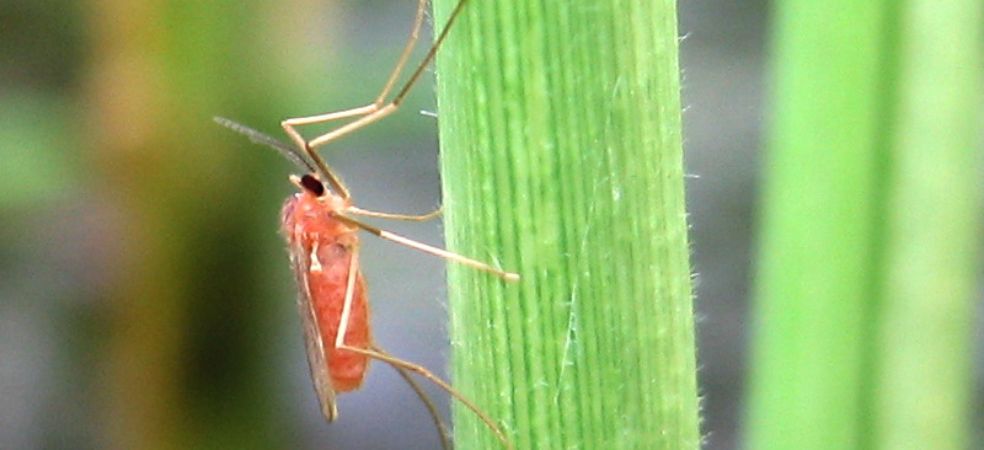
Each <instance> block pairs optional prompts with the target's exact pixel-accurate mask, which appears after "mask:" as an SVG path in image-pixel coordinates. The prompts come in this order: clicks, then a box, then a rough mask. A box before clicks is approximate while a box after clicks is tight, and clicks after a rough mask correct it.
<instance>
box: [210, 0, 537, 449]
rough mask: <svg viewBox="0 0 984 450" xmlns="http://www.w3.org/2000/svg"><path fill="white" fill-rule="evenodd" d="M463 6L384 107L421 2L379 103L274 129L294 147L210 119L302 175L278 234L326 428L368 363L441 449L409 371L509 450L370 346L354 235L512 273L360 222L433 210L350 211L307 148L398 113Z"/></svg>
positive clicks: (412, 367)
mask: <svg viewBox="0 0 984 450" xmlns="http://www.w3.org/2000/svg"><path fill="white" fill-rule="evenodd" d="M466 2H467V0H460V1H459V2H458V4H457V5H456V6H455V8H454V9H453V10H452V11H451V14H450V15H449V18H448V21H447V23H446V24H445V25H444V28H443V29H442V30H441V32H440V33H439V34H438V36H437V38H436V40H435V42H434V44H433V45H431V47H430V50H429V51H428V52H427V56H425V57H424V60H423V61H422V62H421V63H420V64H419V65H418V66H417V68H416V69H415V70H414V71H413V72H412V73H411V75H410V77H409V79H408V80H407V81H406V82H405V84H404V85H403V87H402V88H400V89H399V90H398V91H397V94H396V95H395V96H394V97H393V98H392V99H391V100H390V101H389V102H386V101H385V99H386V98H387V96H388V95H389V93H390V91H391V90H392V88H393V87H394V85H395V82H396V80H397V78H398V76H399V74H400V72H401V71H402V69H403V67H404V65H405V64H406V62H407V59H408V57H409V55H410V53H411V51H412V49H413V44H414V43H415V42H416V39H417V36H418V34H419V32H420V28H421V26H422V24H423V19H424V12H425V10H426V5H427V0H418V4H417V13H416V18H415V20H414V25H413V30H412V31H411V34H410V38H409V39H408V40H407V44H406V46H405V47H404V50H403V53H402V54H401V55H400V58H399V60H398V61H397V64H396V67H395V68H394V69H393V72H392V73H391V74H390V76H389V79H388V80H387V82H386V84H385V85H384V87H383V89H382V91H381V92H380V94H379V96H378V97H377V98H376V99H375V100H374V101H373V102H372V103H370V104H368V105H366V106H362V107H358V108H352V109H347V110H342V111H336V112H331V113H326V114H319V115H315V116H309V117H299V118H293V119H286V120H284V121H283V122H281V126H282V127H283V129H284V131H285V132H286V133H287V135H288V136H289V137H290V138H291V140H292V141H293V142H294V144H295V145H296V147H291V146H288V145H286V144H283V143H281V142H280V141H278V140H276V139H274V138H272V137H270V136H267V135H265V134H263V133H260V132H259V131H256V130H253V129H251V128H249V127H246V126H244V125H240V124H238V123H236V122H233V121H231V120H228V119H223V118H216V121H217V122H218V123H219V124H221V125H224V126H226V127H229V128H231V129H233V130H234V131H237V132H239V133H242V134H244V135H246V136H247V137H249V138H250V139H251V140H252V141H253V142H256V143H260V144H264V145H268V146H270V147H272V148H274V149H275V150H277V151H279V152H280V153H281V154H282V155H284V156H285V157H287V158H288V159H289V160H291V161H292V162H294V163H295V164H297V165H298V166H299V167H301V168H302V169H304V170H305V174H304V175H303V176H300V177H298V176H292V177H291V181H292V182H293V183H294V185H296V186H297V187H298V188H299V190H300V192H298V193H296V194H294V195H293V196H291V197H290V198H288V199H287V201H286V202H285V204H284V207H283V211H282V231H283V233H284V235H285V237H286V238H287V243H288V246H289V251H290V257H291V262H292V265H293V268H294V272H295V275H296V277H297V285H298V291H299V296H298V298H299V300H298V307H299V310H300V315H301V319H302V322H303V324H304V336H305V345H306V348H307V355H308V362H309V363H310V369H311V378H312V380H313V381H314V387H315V391H316V392H317V394H318V399H319V401H320V403H321V410H322V413H323V414H324V416H325V418H326V419H327V420H328V421H332V420H335V419H336V418H337V417H338V407H337V405H336V402H335V397H336V395H337V394H339V393H343V392H348V391H352V390H355V389H358V388H359V387H360V386H361V385H362V380H363V378H364V377H365V375H366V370H367V368H368V366H369V360H370V359H375V360H378V361H382V362H385V363H387V364H389V365H390V366H392V367H393V368H394V369H396V370H397V372H398V373H399V374H400V376H401V377H402V378H403V379H404V380H406V381H407V383H408V384H409V385H410V387H411V388H412V389H413V390H414V392H416V393H417V395H418V396H419V397H420V398H421V400H422V401H423V402H424V404H425V406H426V407H427V408H428V411H429V412H430V414H431V417H432V418H433V420H434V422H435V424H436V425H437V428H438V430H439V432H440V433H441V438H442V445H443V446H444V448H445V449H447V448H449V447H450V444H449V443H448V440H447V437H446V434H447V433H446V428H445V427H444V424H443V423H442V422H441V420H440V417H439V415H438V413H437V410H436V408H435V407H434V405H433V403H432V402H431V401H430V400H429V398H428V397H427V395H426V394H425V393H424V391H423V390H422V389H421V388H420V386H419V385H417V383H416V382H415V381H414V380H413V378H411V376H410V373H411V372H413V373H416V374H417V375H419V376H422V377H424V378H426V379H427V380H429V381H431V382H432V383H434V384H437V385H438V386H439V387H441V388H442V389H444V390H445V391H447V392H448V393H449V394H450V395H451V396H453V397H454V398H455V399H457V400H458V401H460V402H461V403H462V404H464V405H465V406H466V407H468V408H469V409H470V410H471V411H473V412H474V413H475V414H476V415H477V416H478V417H479V418H480V419H481V420H482V421H483V422H484V423H485V424H486V425H487V426H488V427H489V429H490V430H492V432H493V433H495V435H496V437H497V438H498V439H499V440H500V441H501V442H502V443H503V445H504V446H505V447H507V448H510V449H511V448H512V444H511V443H510V442H509V440H508V439H507V438H506V436H505V434H503V433H502V431H501V430H500V429H499V427H498V426H497V425H496V423H495V421H493V420H492V419H491V418H490V417H489V416H488V415H486V414H485V413H484V412H483V411H482V410H481V409H480V408H479V407H478V406H477V405H475V404H474V403H472V402H471V401H470V400H468V399H467V398H465V397H464V396H463V395H461V393H459V392H458V391H457V390H455V389H454V388H452V387H451V386H450V385H449V384H448V383H446V382H445V381H444V380H442V379H440V378H439V377H437V376H436V375H434V374H433V373H431V372H430V371H429V370H427V369H426V368H424V367H422V366H420V365H417V364H414V363H411V362H408V361H405V360H402V359H399V358H396V357H394V356H392V355H390V354H389V353H387V352H385V351H384V350H382V349H381V348H379V347H378V346H376V345H375V343H374V342H373V340H372V336H371V335H370V332H369V308H368V301H367V298H366V282H365V280H364V279H363V277H362V273H361V272H360V270H359V238H358V232H359V231H366V232H369V233H371V234H373V235H376V236H377V237H380V238H382V239H386V240H390V241H393V242H396V243H398V244H402V245H405V246H408V247H411V248H414V249H416V250H420V251H422V252H425V253H429V254H431V255H434V256H439V257H442V258H445V259H447V260H449V261H452V262H456V263H459V264H464V265H467V266H470V267H473V268H476V269H478V270H482V271H485V272H488V273H490V274H493V275H495V276H497V277H500V278H502V279H503V280H506V281H518V280H519V275H517V274H515V273H510V272H506V271H503V270H500V269H497V268H495V267H492V266H490V265H488V264H486V263H483V262H481V261H477V260H474V259H471V258H467V257H465V256H462V255H458V254H455V253H452V252H449V251H447V250H444V249H440V248H437V247H433V246H430V245H426V244H423V243H420V242H417V241H414V240H411V239H408V238H406V237H403V236H400V235H397V234H394V233H391V232H389V231H385V230H383V229H380V228H377V227H374V226H372V225H369V224H367V223H364V222H361V221H359V220H358V219H356V218H355V216H365V217H376V218H383V219H395V220H410V221H423V220H428V219H432V218H434V217H437V216H438V215H439V214H440V210H437V211H434V212H432V213H430V214H424V215H417V216H415V215H405V214H392V213H382V212H374V211H367V210H364V209H361V208H358V207H356V206H354V205H353V203H352V199H351V194H350V193H349V190H348V188H347V187H346V186H345V185H344V183H342V181H341V179H340V178H339V177H338V176H336V175H335V174H334V172H333V171H332V170H331V168H330V167H329V166H328V164H327V163H325V161H324V160H323V159H322V158H321V156H320V155H319V154H318V153H317V152H316V151H315V150H314V149H315V148H317V147H320V146H323V145H325V144H328V143H329V142H333V141H335V140H337V139H338V138H340V137H342V136H344V135H346V134H348V133H351V132H353V131H355V130H357V129H359V128H362V127H364V126H366V125H369V124H371V123H373V122H376V121H378V120H380V119H382V118H383V117H386V116H388V115H389V114H391V113H393V112H394V111H396V109H397V108H398V107H399V105H400V103H401V102H402V100H403V99H404V97H405V96H406V94H407V93H408V92H409V90H410V88H411V87H412V86H413V85H414V83H415V82H416V81H417V80H418V79H419V77H420V75H421V74H422V73H423V71H424V68H425V67H426V66H427V64H428V63H429V62H430V61H431V60H432V59H433V58H434V55H435V54H436V52H437V48H438V47H439V46H440V44H441V42H443V41H444V39H445V38H446V37H447V35H448V32H449V30H450V29H451V26H452V24H453V23H454V21H455V19H456V18H457V17H458V16H459V14H460V13H461V11H462V8H463V7H464V5H465V3H466ZM347 118H356V119H355V120H353V121H352V122H350V123H348V124H345V125H343V126H341V127H339V128H337V129H335V130H333V131H330V132H328V133H325V134H323V135H321V136H318V137H316V138H314V139H312V140H310V141H307V140H305V139H304V137H303V136H301V134H300V133H299V132H298V131H297V130H296V127H298V126H303V125H309V124H314V123H323V122H329V121H334V120H340V119H347Z"/></svg>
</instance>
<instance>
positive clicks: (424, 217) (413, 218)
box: [345, 206, 444, 222]
mask: <svg viewBox="0 0 984 450" xmlns="http://www.w3.org/2000/svg"><path fill="white" fill-rule="evenodd" d="M345 212H347V213H350V214H355V215H358V216H366V217H378V218H380V219H392V220H406V221H408V222H426V221H428V220H432V219H436V218H437V217H439V216H440V215H441V213H442V212H444V207H443V206H439V207H438V208H437V209H435V210H433V211H431V212H429V213H427V214H420V215H413V214H394V213H386V212H379V211H369V210H366V209H362V208H357V207H355V206H350V207H348V209H346V210H345Z"/></svg>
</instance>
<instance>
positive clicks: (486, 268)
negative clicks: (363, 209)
mask: <svg viewBox="0 0 984 450" xmlns="http://www.w3.org/2000/svg"><path fill="white" fill-rule="evenodd" d="M332 216H333V217H335V218H337V219H338V220H341V221H342V222H345V223H348V224H350V225H353V226H356V227H359V228H362V229H363V230H366V231H368V232H370V233H372V234H374V235H376V236H378V237H380V238H383V239H386V240H388V241H393V242H396V243H398V244H403V245H405V246H407V247H410V248H413V249H416V250H420V251H422V252H424V253H429V254H431V255H434V256H439V257H441V258H444V259H447V260H448V261H452V262H456V263H458V264H463V265H466V266H468V267H473V268H475V269H478V270H481V271H483V272H488V273H490V274H492V275H495V276H497V277H499V278H502V279H503V280H505V281H519V274H516V273H513V272H506V271H504V270H502V269H498V268H495V267H492V266H490V265H488V264H486V263H483V262H481V261H477V260H474V259H471V258H468V257H466V256H462V255H459V254H457V253H452V252H449V251H447V250H444V249H442V248H437V247H434V246H430V245H427V244H424V243H422V242H417V241H415V240H413V239H409V238H406V237H403V236H400V235H398V234H396V233H391V232H389V231H386V230H382V229H379V228H376V227H374V226H372V225H369V224H367V223H363V222H360V221H358V220H355V219H353V218H351V217H347V216H344V215H342V214H339V213H333V214H332Z"/></svg>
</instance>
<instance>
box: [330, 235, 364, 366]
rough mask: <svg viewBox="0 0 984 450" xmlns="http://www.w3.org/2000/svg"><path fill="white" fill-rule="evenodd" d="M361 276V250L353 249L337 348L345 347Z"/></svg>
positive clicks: (340, 318) (336, 343)
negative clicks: (356, 285) (358, 281)
mask: <svg viewBox="0 0 984 450" xmlns="http://www.w3.org/2000/svg"><path fill="white" fill-rule="evenodd" d="M358 274H359V249H358V247H356V248H353V249H352V257H351V258H349V272H348V279H347V280H346V282H345V303H343V304H342V315H341V317H339V319H338V335H336V336H335V348H341V347H342V346H344V345H345V333H347V332H348V323H349V316H351V315H352V298H353V297H355V278H356V277H357V276H358Z"/></svg>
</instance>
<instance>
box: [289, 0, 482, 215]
mask: <svg viewBox="0 0 984 450" xmlns="http://www.w3.org/2000/svg"><path fill="white" fill-rule="evenodd" d="M467 1H468V0H460V1H459V2H458V4H457V5H455V7H454V10H452V11H451V15H450V16H449V17H448V21H447V23H446V24H445V25H444V28H443V29H441V33H440V34H439V35H438V36H437V39H436V40H435V41H434V44H433V45H431V47H430V50H428V51H427V55H426V56H424V59H423V60H422V61H421V62H420V64H419V65H418V66H417V68H416V69H415V70H414V71H413V73H412V74H411V75H410V77H409V78H408V79H407V81H406V82H405V83H404V84H403V87H402V88H400V90H399V91H398V92H397V94H396V96H395V97H393V100H390V102H389V103H385V104H384V102H385V98H386V96H387V95H388V94H389V92H390V91H391V90H392V89H393V86H394V85H395V83H396V79H397V78H398V77H399V74H400V73H401V72H402V71H403V68H404V67H405V66H406V63H407V61H408V59H409V57H410V53H411V51H412V50H413V46H414V44H415V43H416V40H417V37H418V35H419V33H420V27H421V26H422V24H423V19H424V11H425V9H426V6H427V5H426V4H427V2H426V0H419V2H418V4H417V15H416V17H415V19H414V25H413V29H412V31H411V33H410V38H409V39H408V40H407V45H406V46H405V47H404V49H403V53H401V54H400V58H399V60H398V61H397V64H396V67H394V68H393V72H392V73H390V76H389V79H388V80H387V81H386V84H385V85H384V86H383V90H382V91H381V92H380V93H379V96H377V97H376V100H375V101H373V103H370V104H368V105H365V106H361V107H358V108H351V109H346V110H342V111H337V112H331V113H327V114H319V115H316V116H309V117H298V118H293V119H287V120H284V121H283V122H281V123H280V125H281V126H282V127H283V129H284V131H285V132H286V133H287V135H288V136H290V138H291V140H293V141H294V143H295V144H297V145H298V147H299V148H303V149H304V150H305V151H306V152H307V153H308V154H309V155H310V156H311V158H312V159H314V161H315V164H316V165H317V166H318V167H319V168H320V169H322V170H323V171H326V172H329V173H326V175H327V176H328V177H329V178H332V179H334V178H336V177H334V176H333V175H331V174H330V171H328V170H327V165H326V164H325V163H324V161H323V160H322V159H321V158H320V157H319V156H317V154H316V153H315V151H314V149H316V148H318V147H320V146H322V145H325V144H328V143H329V142H332V141H334V140H337V139H339V138H341V137H342V136H345V135H347V134H349V133H351V132H353V131H355V130H358V129H360V128H362V127H365V126H366V125H369V124H371V123H373V122H376V121H378V120H380V119H382V118H384V117H386V116H388V115H390V114H392V113H393V112H395V111H396V110H397V108H399V106H400V103H402V102H403V99H404V97H406V95H407V93H408V92H409V91H410V88H412V87H413V85H414V84H415V83H416V82H417V80H418V79H419V78H420V76H421V75H422V74H423V72H424V69H425V68H426V67H427V65H428V64H430V62H431V61H432V60H433V59H434V55H436V54H437V49H438V48H439V47H440V46H441V43H443V42H444V39H445V38H446V37H447V35H448V32H449V31H451V26H452V25H453V24H454V21H455V19H457V18H458V16H459V15H460V13H461V11H462V8H463V7H464V6H465V3H467ZM357 116H362V117H360V118H358V119H356V120H354V121H352V122H350V123H348V124H345V125H343V126H341V127H339V128H337V129H335V130H332V131H330V132H328V133H325V134H323V135H321V136H318V137H316V138H314V139H312V140H311V141H310V142H306V141H305V140H304V137H303V136H301V134H300V133H298V132H297V130H296V129H295V128H294V127H296V126H300V125H309V124H314V123H323V122H328V121H332V120H337V119H344V118H349V117H357ZM329 182H331V180H329ZM332 184H333V185H334V184H335V183H334V182H332ZM344 193H345V194H347V191H344ZM340 195H342V194H341V193H340ZM342 197H345V198H348V195H342Z"/></svg>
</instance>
